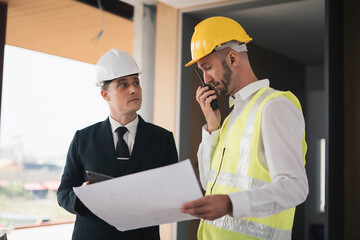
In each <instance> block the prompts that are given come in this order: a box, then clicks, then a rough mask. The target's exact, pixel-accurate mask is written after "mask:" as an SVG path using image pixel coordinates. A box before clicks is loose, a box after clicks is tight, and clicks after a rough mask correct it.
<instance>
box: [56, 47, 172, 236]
mask: <svg viewBox="0 0 360 240" xmlns="http://www.w3.org/2000/svg"><path fill="white" fill-rule="evenodd" d="M139 73H140V71H139V69H138V66H137V64H136V62H135V61H134V59H133V58H132V57H131V56H130V55H129V54H128V53H126V52H124V51H121V50H117V49H111V50H110V51H108V52H106V53H105V54H104V55H103V56H101V58H100V59H99V61H98V62H97V82H96V86H98V87H101V96H102V97H103V98H104V100H105V101H106V102H107V103H108V105H109V109H110V116H109V117H108V118H107V119H106V120H105V121H103V122H99V123H96V124H94V125H92V126H89V127H87V128H84V129H82V130H79V131H77V132H76V134H75V136H74V139H73V140H72V143H71V145H70V148H69V151H68V155H67V159H66V165H65V168H64V173H63V175H62V178H61V184H60V187H59V190H58V193H57V196H58V202H59V204H60V205H61V206H62V207H63V208H65V209H66V210H67V211H69V212H71V213H73V214H76V222H75V226H74V231H73V236H72V239H74V240H75V239H76V240H84V239H86V240H105V239H106V240H113V239H114V240H115V239H116V240H123V239H124V240H125V239H126V240H130V239H134V240H135V239H136V240H141V239H149V240H159V239H160V236H159V227H158V226H154V227H148V228H141V229H135V230H130V231H125V232H121V231H118V230H117V229H116V228H115V227H113V226H111V225H109V224H107V223H106V222H105V221H103V220H102V219H100V218H98V217H97V216H95V215H94V214H93V213H92V212H91V211H90V210H89V209H87V208H86V206H84V204H82V203H81V201H80V200H79V199H78V198H77V197H76V195H75V193H74V192H73V187H77V186H81V185H83V184H88V179H87V177H86V173H85V172H86V170H90V171H94V172H98V173H101V174H105V175H108V176H111V177H120V176H124V175H127V174H132V173H135V172H140V171H144V170H148V169H152V168H157V167H161V166H165V165H169V164H172V163H175V162H177V161H178V155H177V150H176V146H175V141H174V138H173V134H172V133H171V132H169V131H167V130H165V129H163V128H161V127H158V126H156V125H153V124H151V123H147V122H145V121H144V120H143V119H142V118H141V117H140V116H139V115H138V114H137V111H138V110H139V109H140V107H141V102H142V98H141V87H140V80H139V76H138V75H139Z"/></svg>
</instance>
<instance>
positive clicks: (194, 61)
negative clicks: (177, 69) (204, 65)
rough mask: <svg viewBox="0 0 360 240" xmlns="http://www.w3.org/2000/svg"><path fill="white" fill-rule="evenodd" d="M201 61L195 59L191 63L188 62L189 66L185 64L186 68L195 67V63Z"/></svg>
mask: <svg viewBox="0 0 360 240" xmlns="http://www.w3.org/2000/svg"><path fill="white" fill-rule="evenodd" d="M198 60H199V59H193V60H191V61H190V62H188V63H187V64H185V67H189V66H191V65H193V64H194V63H196V62H197V61H198Z"/></svg>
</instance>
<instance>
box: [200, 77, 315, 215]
mask: <svg viewBox="0 0 360 240" xmlns="http://www.w3.org/2000/svg"><path fill="white" fill-rule="evenodd" d="M268 86H269V80H267V79H264V80H260V81H256V82H254V83H251V84H249V85H248V86H246V87H244V88H242V89H241V90H240V91H238V92H237V93H235V95H234V97H235V99H234V103H235V104H234V109H233V110H232V112H231V113H230V117H229V127H228V129H230V127H231V126H232V124H234V122H235V121H236V119H237V118H238V117H239V116H240V114H241V112H242V111H243V110H244V108H245V106H246V104H248V103H249V101H250V99H251V98H252V97H253V96H254V94H255V93H256V92H257V91H258V90H260V89H261V88H263V87H268ZM229 102H230V103H231V102H232V100H230V101H229ZM304 131H305V122H304V117H303V115H302V113H301V112H300V111H299V109H297V108H296V107H295V106H294V104H293V103H292V102H291V101H290V100H289V99H288V98H286V97H279V98H274V99H271V100H270V101H269V102H267V103H266V104H265V106H264V109H263V113H262V125H261V136H262V139H263V143H264V148H265V155H266V162H263V163H262V164H263V166H264V167H265V168H266V169H268V170H269V172H270V176H271V180H272V183H270V184H267V185H266V186H264V187H263V188H258V189H251V190H245V191H241V192H234V193H230V194H228V195H229V197H230V199H231V202H232V205H233V216H234V217H241V218H247V217H266V216H270V215H273V214H276V213H279V212H281V211H284V210H286V209H288V208H291V207H294V206H297V205H298V204H300V203H302V202H303V201H305V199H306V197H307V194H308V191H309V189H308V180H307V176H306V172H305V167H304V164H303V157H302V144H301V141H302V138H303V134H304ZM219 133H220V130H219V129H218V130H216V131H214V132H212V133H211V134H210V133H209V132H208V131H207V125H205V126H203V130H202V142H201V143H200V146H199V150H198V159H199V169H200V181H201V184H202V186H203V188H204V189H205V188H206V184H207V178H208V174H209V172H210V167H211V166H210V165H211V159H212V156H213V154H214V150H215V147H216V144H217V142H218V138H219Z"/></svg>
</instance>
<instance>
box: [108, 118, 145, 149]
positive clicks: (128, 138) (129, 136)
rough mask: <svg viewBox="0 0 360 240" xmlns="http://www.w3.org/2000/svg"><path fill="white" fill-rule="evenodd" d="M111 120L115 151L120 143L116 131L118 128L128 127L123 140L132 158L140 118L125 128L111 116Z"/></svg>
mask: <svg viewBox="0 0 360 240" xmlns="http://www.w3.org/2000/svg"><path fill="white" fill-rule="evenodd" d="M109 120H110V125H111V132H112V134H113V139H114V146H115V149H116V144H117V142H118V135H117V133H116V129H117V128H118V127H126V128H127V129H128V131H127V132H126V133H125V134H124V137H123V138H124V140H125V142H126V144H127V145H128V147H129V153H130V156H131V153H132V150H133V147H134V143H135V136H136V130H137V126H138V124H139V116H138V115H137V116H136V118H135V119H134V120H133V121H131V122H129V123H128V124H126V125H125V126H123V125H121V124H120V123H119V122H118V121H116V120H115V119H113V118H112V117H111V116H109Z"/></svg>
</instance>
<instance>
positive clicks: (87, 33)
mask: <svg viewBox="0 0 360 240" xmlns="http://www.w3.org/2000/svg"><path fill="white" fill-rule="evenodd" d="M0 1H1V2H6V3H8V16H7V26H6V44H8V45H12V46H17V47H22V48H25V49H30V50H34V51H39V52H44V53H49V54H53V55H56V56H61V57H65V58H70V59H75V60H79V61H83V62H87V63H92V64H94V63H96V62H97V59H99V57H100V56H101V55H102V54H103V53H104V52H106V51H108V50H109V49H110V48H120V49H123V50H125V51H126V52H128V53H130V54H131V53H132V43H133V36H134V33H133V29H134V28H133V22H132V21H131V20H128V19H125V18H122V17H119V16H116V15H114V14H111V13H107V12H103V16H104V18H103V19H104V32H103V34H102V36H101V38H100V39H99V40H97V41H96V40H95V37H96V36H97V35H98V33H99V32H100V30H101V14H100V11H99V10H98V9H96V8H94V7H91V6H89V5H87V4H83V3H80V2H77V1H72V0H61V1H58V0H0Z"/></svg>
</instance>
